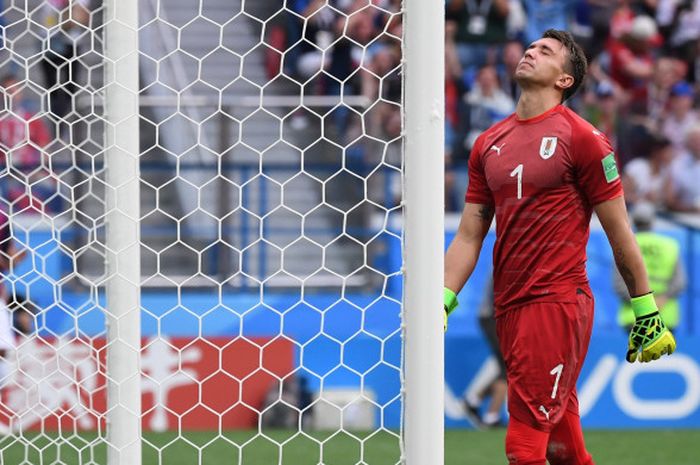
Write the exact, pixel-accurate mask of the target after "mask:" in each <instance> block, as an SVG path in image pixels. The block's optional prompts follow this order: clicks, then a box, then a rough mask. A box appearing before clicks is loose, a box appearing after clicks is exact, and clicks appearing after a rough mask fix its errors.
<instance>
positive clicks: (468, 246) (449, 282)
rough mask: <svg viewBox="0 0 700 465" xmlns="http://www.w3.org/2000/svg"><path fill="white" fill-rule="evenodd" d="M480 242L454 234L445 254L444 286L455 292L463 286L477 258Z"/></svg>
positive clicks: (457, 292)
mask: <svg viewBox="0 0 700 465" xmlns="http://www.w3.org/2000/svg"><path fill="white" fill-rule="evenodd" d="M480 251H481V242H479V243H474V242H473V241H469V240H465V239H464V238H462V237H460V236H459V235H457V236H455V238H454V240H453V241H452V243H451V244H450V247H449V248H448V249H447V253H446V254H445V287H446V288H448V289H451V290H452V291H454V292H455V294H459V291H460V290H462V287H464V283H466V282H467V279H469V277H470V276H471V274H472V272H473V271H474V267H475V266H476V262H477V260H478V259H479V252H480Z"/></svg>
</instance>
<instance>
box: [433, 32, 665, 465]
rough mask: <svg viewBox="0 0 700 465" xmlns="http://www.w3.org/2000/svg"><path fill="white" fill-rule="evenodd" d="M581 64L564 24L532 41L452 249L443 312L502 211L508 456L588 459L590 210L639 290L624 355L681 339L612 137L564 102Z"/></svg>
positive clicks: (481, 149)
mask: <svg viewBox="0 0 700 465" xmlns="http://www.w3.org/2000/svg"><path fill="white" fill-rule="evenodd" d="M586 68H587V63H586V58H585V56H584V53H583V51H582V50H581V48H580V47H579V46H578V44H576V43H575V42H574V40H573V38H572V36H571V35H570V34H569V33H568V32H564V31H557V30H548V31H546V32H545V33H544V34H543V36H542V38H540V39H538V40H537V41H535V42H533V43H532V44H531V45H530V46H529V47H528V48H527V50H526V51H525V54H524V56H523V57H522V59H521V60H520V63H519V64H518V66H517V68H516V72H515V79H516V81H517V83H518V84H519V85H520V87H521V90H522V93H521V96H520V99H519V100H518V104H517V106H516V111H515V113H514V114H513V115H511V116H509V117H508V118H506V119H505V120H504V121H502V122H500V123H498V124H496V125H494V126H492V127H491V128H490V129H488V130H487V131H485V132H484V133H483V134H482V135H481V136H480V137H479V138H478V139H477V141H476V142H475V144H474V147H473V149H472V153H471V157H470V158H469V187H468V189H467V193H466V202H467V203H466V205H465V207H464V211H463V213H462V219H461V223H460V225H459V229H458V232H457V235H456V236H455V239H454V240H453V242H452V244H451V245H450V247H449V249H448V251H447V255H446V257H445V318H447V315H448V314H449V312H450V311H452V310H453V309H454V307H455V306H456V294H457V293H458V292H459V291H460V290H461V288H462V287H463V286H464V283H465V282H466V281H467V279H468V278H469V276H470V275H471V273H472V271H473V270H474V266H475V264H476V261H477V259H478V256H479V252H480V250H481V246H482V242H483V238H484V236H485V235H486V232H487V231H488V229H489V226H490V224H491V221H492V219H493V217H494V214H495V216H496V244H495V246H494V252H493V260H494V299H495V310H496V313H495V314H496V320H497V333H498V338H499V345H500V348H501V352H502V353H503V356H504V358H505V363H506V377H507V380H508V411H509V412H510V422H509V424H508V429H507V432H506V455H507V457H508V460H509V463H510V464H512V465H525V464H527V465H545V464H546V461H547V460H549V463H550V464H551V465H563V464H570V465H571V464H576V465H591V464H593V459H592V458H591V456H590V454H589V453H588V451H587V450H586V447H585V445H584V442H583V434H582V432H581V421H580V417H579V410H578V399H577V396H576V380H577V378H578V376H579V373H580V370H581V366H582V365H583V360H584V358H585V356H586V351H587V349H588V344H589V340H590V336H591V328H592V324H593V295H592V293H591V289H590V287H589V284H588V277H587V276H586V267H585V264H586V253H585V250H586V243H587V241H588V234H589V223H590V220H591V215H592V213H593V212H594V211H595V213H596V215H597V216H598V218H599V219H600V222H601V224H602V225H603V228H604V230H605V233H606V234H607V237H608V240H609V242H610V245H611V246H612V250H613V254H614V257H615V262H616V264H617V267H618V269H619V271H620V274H621V275H622V277H623V278H624V281H625V284H626V286H627V288H628V290H629V293H630V295H631V296H633V298H632V307H633V309H634V314H635V316H636V322H635V324H634V327H633V328H632V330H631V333H630V337H629V346H628V348H627V353H626V358H627V360H628V361H629V362H634V361H636V360H639V361H640V362H648V361H651V360H655V359H657V358H659V357H661V356H662V355H664V354H671V353H672V352H673V351H674V350H675V347H676V342H675V340H674V338H673V335H672V334H671V333H670V332H669V331H668V329H667V328H666V327H665V325H664V322H663V320H662V319H661V317H660V316H659V314H658V311H657V307H656V303H655V301H654V295H653V294H652V292H651V289H650V288H649V281H648V278H647V274H646V270H645V267H644V262H643V260H642V256H641V254H640V252H639V248H638V246H637V243H636V241H635V238H634V234H633V233H632V230H631V229H630V225H629V223H628V220H627V212H626V209H625V202H624V198H623V192H622V185H621V182H620V177H619V174H618V171H617V166H616V162H615V155H614V153H613V150H612V148H611V146H610V143H609V142H608V140H607V138H606V137H605V136H604V135H603V134H601V133H600V132H599V131H597V130H596V129H595V128H594V127H593V126H591V125H590V124H589V123H587V122H586V121H584V120H583V119H582V118H580V117H579V116H578V115H576V114H575V113H574V112H572V111H571V110H569V109H568V108H566V107H564V106H563V105H562V102H564V101H565V100H566V99H568V98H569V97H570V96H571V95H573V94H574V93H575V92H576V90H577V89H578V87H579V86H580V84H581V82H582V81H583V79H584V77H585V74H586ZM445 324H447V321H445Z"/></svg>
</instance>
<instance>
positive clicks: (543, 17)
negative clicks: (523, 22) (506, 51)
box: [522, 0, 575, 44]
mask: <svg viewBox="0 0 700 465" xmlns="http://www.w3.org/2000/svg"><path fill="white" fill-rule="evenodd" d="M574 2H575V0H559V1H556V2H553V1H552V0H522V3H523V5H524V6H525V14H527V26H526V27H525V34H524V35H525V37H524V40H525V43H526V44H529V43H532V42H534V41H536V40H537V39H539V38H540V37H541V36H542V33H543V32H544V31H546V30H547V29H566V28H567V26H568V22H569V13H570V10H571V8H572V7H573V4H574Z"/></svg>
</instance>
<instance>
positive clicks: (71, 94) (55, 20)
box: [41, 0, 90, 135]
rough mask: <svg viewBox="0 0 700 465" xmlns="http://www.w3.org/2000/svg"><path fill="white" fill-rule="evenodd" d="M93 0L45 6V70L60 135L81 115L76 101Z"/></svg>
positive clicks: (56, 0) (52, 0)
mask: <svg viewBox="0 0 700 465" xmlns="http://www.w3.org/2000/svg"><path fill="white" fill-rule="evenodd" d="M89 3H90V0H48V1H46V2H45V3H44V5H43V7H42V12H43V23H44V27H46V30H47V36H46V40H45V42H44V44H43V46H42V51H43V53H44V56H43V59H42V61H41V69H42V71H43V74H44V83H45V85H46V89H47V91H48V95H49V101H48V112H49V115H51V117H52V119H53V120H54V123H56V127H57V128H58V129H56V135H59V134H61V131H63V129H62V128H66V127H67V126H66V124H65V123H68V122H70V121H71V120H72V119H74V118H75V117H76V116H77V113H76V111H77V108H76V102H75V99H76V98H77V94H78V90H79V83H80V79H81V78H82V77H83V76H84V72H85V69H84V68H85V64H83V63H81V60H79V59H78V57H79V56H80V55H81V54H82V53H83V47H82V45H81V39H82V37H83V36H85V33H86V32H87V31H88V27H89V24H90V11H89Z"/></svg>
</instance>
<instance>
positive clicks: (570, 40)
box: [542, 29, 588, 102]
mask: <svg viewBox="0 0 700 465" xmlns="http://www.w3.org/2000/svg"><path fill="white" fill-rule="evenodd" d="M542 38H543V39H554V40H557V41H559V42H561V44H562V45H563V46H564V47H566V50H567V51H568V53H569V59H568V61H567V63H566V65H565V71H566V72H567V73H569V74H571V75H572V76H573V77H574V84H573V85H572V86H571V87H569V88H567V89H564V96H563V98H562V102H563V101H566V100H567V99H569V97H571V96H572V95H574V94H575V93H576V91H577V90H578V88H579V87H580V86H581V83H582V82H583V80H584V78H585V77H586V71H587V70H588V60H587V59H586V54H585V53H584V51H583V49H582V48H581V46H580V45H579V44H577V43H576V41H575V40H574V37H573V36H572V35H571V33H570V32H567V31H561V30H559V29H547V30H546V31H544V34H542Z"/></svg>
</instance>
